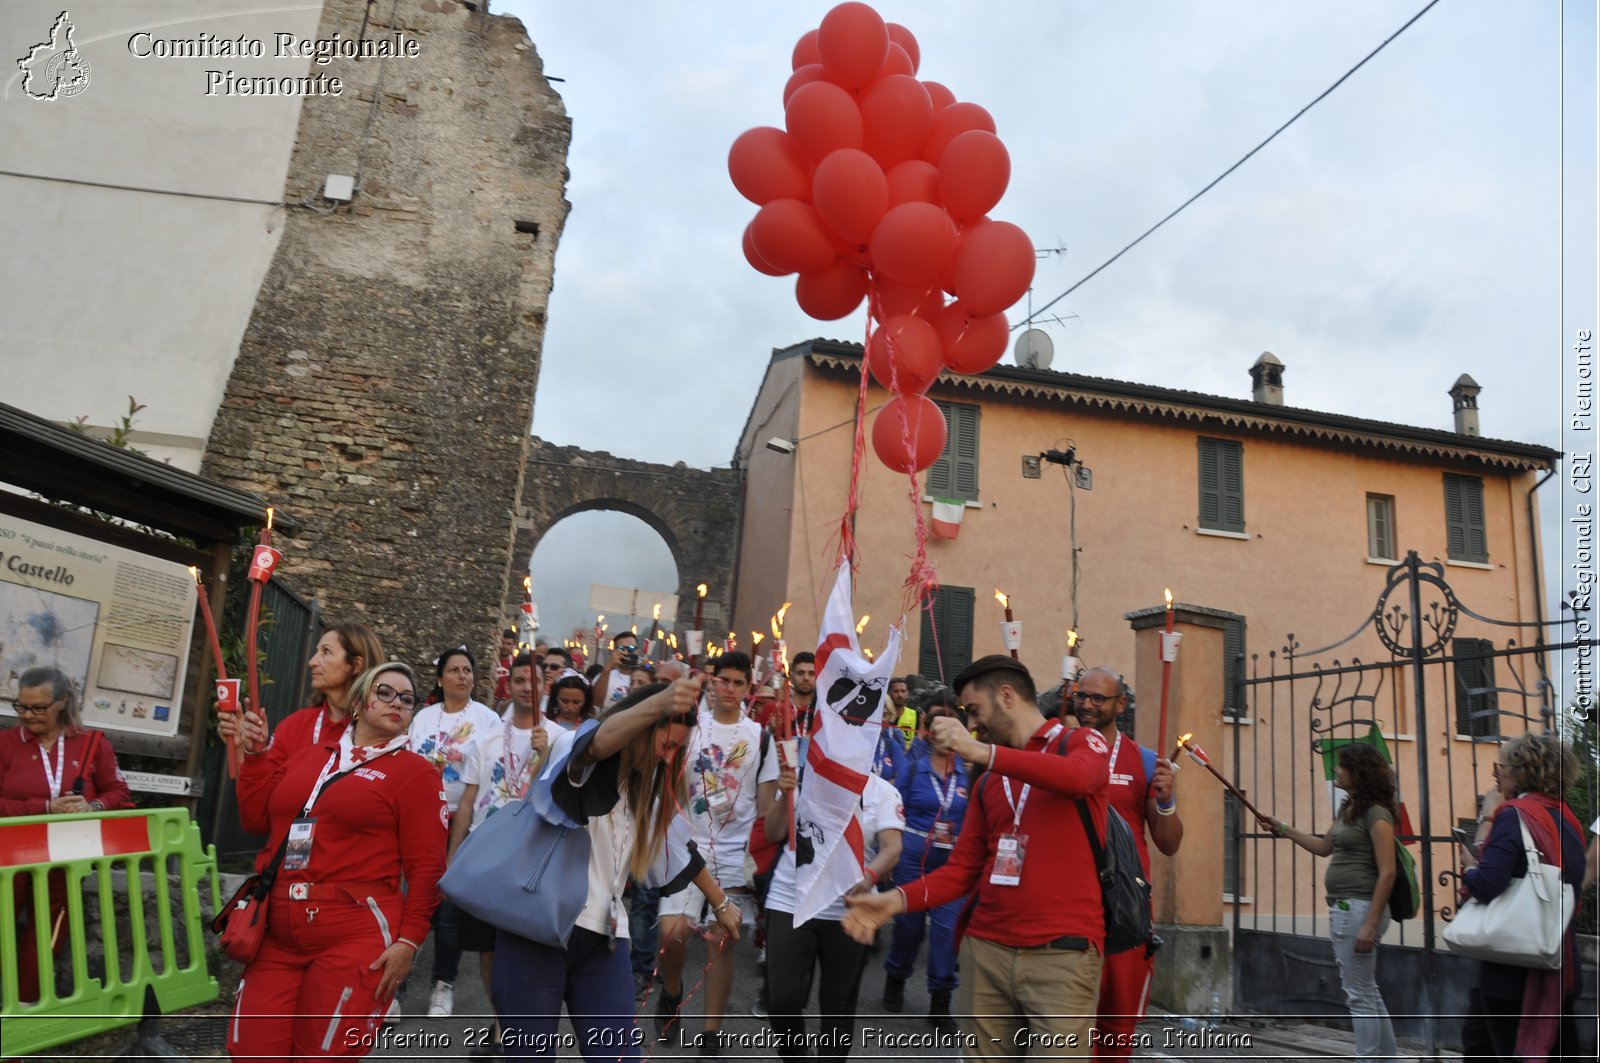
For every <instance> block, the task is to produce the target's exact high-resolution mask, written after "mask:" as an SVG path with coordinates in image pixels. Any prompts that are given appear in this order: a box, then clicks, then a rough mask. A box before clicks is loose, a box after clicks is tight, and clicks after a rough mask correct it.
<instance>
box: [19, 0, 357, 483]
mask: <svg viewBox="0 0 1600 1063" xmlns="http://www.w3.org/2000/svg"><path fill="white" fill-rule="evenodd" d="M64 6H66V7H67V10H68V11H69V12H70V17H71V19H72V22H73V23H74V26H75V33H74V35H73V42H74V43H75V45H76V46H77V48H78V51H79V52H80V53H81V54H82V56H83V57H84V59H86V60H87V62H88V63H89V67H90V81H89V84H88V86H87V88H86V89H85V90H84V91H83V92H81V93H80V94H78V95H76V96H74V97H71V98H69V99H57V100H52V101H40V100H35V99H30V98H28V97H27V96H26V95H25V94H24V92H23V91H22V86H21V78H22V75H21V72H20V71H19V70H18V68H17V60H18V59H19V58H21V57H23V56H25V55H26V54H28V50H29V48H30V47H31V46H32V45H34V44H37V43H39V42H41V41H44V40H47V39H48V38H49V34H50V28H51V26H52V25H53V23H54V21H55V19H56V17H57V15H59V14H60V13H61V11H62V8H63V7H64ZM321 11H322V5H321V3H320V2H309V3H308V2H299V3H288V4H271V3H265V4H263V3H260V2H259V0H175V2H170V3H160V4H158V3H147V2H142V0H132V2H130V0H116V2H106V0H99V2H87V3H85V2H79V3H70V5H69V4H68V0H53V2H51V3H38V2H35V0H6V2H5V3H4V4H0V171H7V173H0V401H4V402H7V403H10V404H12V405H15V406H20V407H22V408H24V409H26V410H29V411H31V412H33V413H37V414H39V415H41V416H44V417H49V418H52V419H55V420H59V421H71V420H73V419H75V418H77V417H79V416H87V417H88V419H89V423H90V424H91V425H100V426H105V425H109V424H111V423H113V422H114V421H115V419H116V418H117V417H119V416H121V415H122V414H123V413H124V412H125V411H126V409H127V403H128V396H130V395H132V396H135V397H136V398H138V400H139V401H140V402H142V403H145V404H147V406H148V409H146V410H145V411H143V412H142V413H141V414H140V415H139V417H138V421H137V429H138V432H137V434H136V436H135V443H136V445H138V446H140V447H141V449H144V450H146V451H148V452H149V453H150V454H152V455H153V456H155V457H157V458H169V459H170V460H171V461H172V463H173V464H174V465H177V466H180V467H182V468H184V469H188V470H190V471H195V470H198V469H199V466H200V457H201V453H202V451H203V449H204V447H205V440H206V437H207V435H208V434H209V433H210V431H211V423H212V419H213V417H214V416H215V414H216V410H217V407H218V405H219V404H220V403H221V401H222V395H223V390H224V388H225V386H226V384H227V381H228V375H229V372H230V370H231V369H232V366H233V360H234V357H235V355H236V353H237V351H238V348H239V341H240V339H241V337H242V336H243V334H244V330H245V326H246V324H247V323H248V322H249V319H250V313H251V309H252V307H253V306H254V304H255V298H256V292H257V290H258V289H259V288H260V285H261V281H262V278H263V277H264V276H265V275H266V271H267V267H268V265H269V264H270V262H271V260H272V256H273V253H274V251H275V250H276V248H277V244H278V239H279V235H280V234H281V233H282V231H283V218H284V208H283V207H281V206H272V205H268V204H275V203H278V202H279V201H280V200H281V199H282V195H283V187H284V178H285V175H286V173H287V171H288V165H289V156H290V153H291V151H292V150H293V148H294V139H295V131H296V128H297V126H298V123H299V117H300V99H299V98H298V97H292V96H291V97H281V96H275V97H251V98H245V97H225V96H210V97H208V96H206V95H205V91H206V75H205V71H206V70H208V69H232V70H234V71H236V72H237V73H238V74H239V75H240V76H249V77H266V76H272V77H284V76H290V77H299V76H305V75H306V74H307V73H308V72H314V71H315V70H318V69H323V68H316V67H313V66H312V64H311V62H310V60H307V59H292V58H286V59H276V58H273V43H274V42H273V34H274V33H277V32H288V33H294V34H295V35H296V36H298V37H311V36H315V34H316V29H317V24H318V21H319V19H320V17H321ZM140 31H149V32H151V33H153V34H154V35H155V36H157V37H161V38H167V37H185V38H192V37H195V36H197V35H198V34H200V33H201V32H207V33H211V34H216V35H223V36H227V37H237V36H239V35H241V34H243V35H245V36H247V37H251V38H260V39H262V40H264V41H265V44H266V52H267V56H266V58H263V59H254V58H243V59H235V58H227V59H216V58H210V59H206V58H201V59H176V58H154V57H152V58H142V59H141V58H137V57H135V56H134V55H133V54H131V52H130V49H129V39H130V37H132V36H133V35H134V34H136V33H138V32H140ZM345 91H346V92H350V91H352V90H351V89H350V88H348V87H347V88H346V90H345ZM17 174H26V175H31V176H15V175H17ZM72 181H86V182H96V183H99V184H110V185H119V186H126V189H122V188H118V189H111V188H103V187H91V186H89V185H84V184H74V183H71V182H72ZM138 189H144V190H162V191H166V192H184V193H190V194H191V195H190V196H176V195H164V194H156V193H155V192H153V191H140V190H138ZM205 197H232V198H235V199H244V200H257V201H265V202H246V203H239V202H228V201H225V200H223V199H219V198H205Z"/></svg>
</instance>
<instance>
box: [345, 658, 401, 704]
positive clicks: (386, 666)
mask: <svg viewBox="0 0 1600 1063" xmlns="http://www.w3.org/2000/svg"><path fill="white" fill-rule="evenodd" d="M390 672H399V673H400V674H401V675H403V676H405V677H406V678H407V679H409V680H411V692H412V694H413V696H414V695H415V694H416V691H417V674H416V673H415V672H413V671H412V670H411V666H410V665H409V664H406V663H404V662H402V661H385V662H383V663H382V664H380V665H375V666H374V667H372V668H368V669H367V670H366V671H365V672H362V673H361V674H360V675H358V676H356V677H355V679H354V680H353V681H352V682H351V683H350V715H351V717H352V718H354V717H355V715H356V713H358V712H360V711H361V710H362V709H364V708H366V707H367V700H368V699H369V698H371V697H372V688H373V687H375V686H377V685H378V677H379V676H383V675H387V674H389V673H390Z"/></svg>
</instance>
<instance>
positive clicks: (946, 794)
mask: <svg viewBox="0 0 1600 1063" xmlns="http://www.w3.org/2000/svg"><path fill="white" fill-rule="evenodd" d="M928 781H929V782H931V783H933V792H934V793H936V794H938V795H939V811H937V812H935V813H934V814H933V821H934V822H935V823H938V822H939V821H940V820H941V819H943V818H944V812H945V809H947V808H949V807H950V801H951V800H952V799H953V798H954V797H955V796H956V765H955V761H954V760H951V762H950V779H949V783H948V785H944V786H941V785H940V784H939V773H938V772H937V771H934V770H933V761H931V760H930V761H928ZM1023 800H1024V801H1026V800H1027V798H1026V797H1024V798H1023Z"/></svg>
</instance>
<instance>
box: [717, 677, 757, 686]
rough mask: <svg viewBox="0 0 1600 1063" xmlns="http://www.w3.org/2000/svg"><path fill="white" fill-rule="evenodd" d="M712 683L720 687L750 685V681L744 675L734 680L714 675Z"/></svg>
mask: <svg viewBox="0 0 1600 1063" xmlns="http://www.w3.org/2000/svg"><path fill="white" fill-rule="evenodd" d="M711 681H712V682H713V683H715V684H717V686H719V687H747V686H749V685H750V680H748V679H746V678H745V677H744V676H742V675H741V676H735V677H734V678H732V679H724V678H723V677H722V676H720V675H714V676H712V677H711Z"/></svg>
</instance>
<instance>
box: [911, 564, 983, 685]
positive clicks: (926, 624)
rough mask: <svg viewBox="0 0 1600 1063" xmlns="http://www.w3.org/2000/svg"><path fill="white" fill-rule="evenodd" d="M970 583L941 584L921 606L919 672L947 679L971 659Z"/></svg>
mask: <svg viewBox="0 0 1600 1063" xmlns="http://www.w3.org/2000/svg"><path fill="white" fill-rule="evenodd" d="M972 602H973V593H972V588H971V587H940V588H939V589H938V590H937V591H935V592H934V593H933V596H932V597H931V598H929V599H928V601H927V603H926V604H925V605H924V606H923V607H922V639H921V643H920V652H919V653H918V654H917V674H918V675H923V676H927V677H928V678H929V679H935V678H936V679H938V680H939V681H940V682H942V683H948V682H949V681H950V680H952V679H954V678H955V677H956V673H958V672H960V671H961V669H963V668H965V667H966V666H967V665H969V664H971V663H972Z"/></svg>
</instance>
